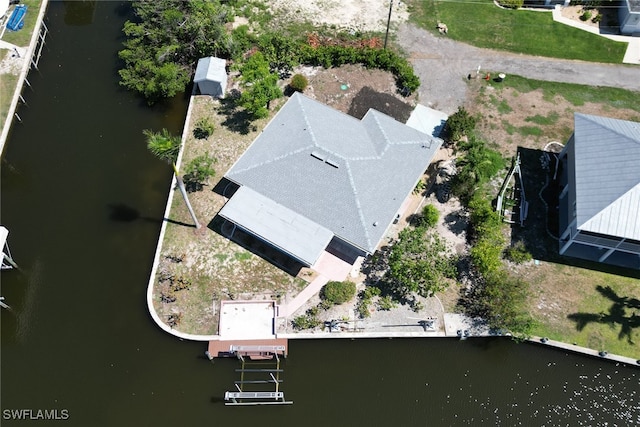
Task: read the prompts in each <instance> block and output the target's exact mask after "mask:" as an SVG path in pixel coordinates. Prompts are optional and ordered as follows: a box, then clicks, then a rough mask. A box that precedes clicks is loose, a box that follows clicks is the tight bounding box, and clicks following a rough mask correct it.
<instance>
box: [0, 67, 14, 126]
mask: <svg viewBox="0 0 640 427" xmlns="http://www.w3.org/2000/svg"><path fill="white" fill-rule="evenodd" d="M17 83H18V76H16V75H13V74H2V75H0V130H1V129H2V126H3V125H4V121H5V119H6V118H7V114H8V112H9V106H10V105H11V98H13V92H14V91H15V90H16V84H17Z"/></svg>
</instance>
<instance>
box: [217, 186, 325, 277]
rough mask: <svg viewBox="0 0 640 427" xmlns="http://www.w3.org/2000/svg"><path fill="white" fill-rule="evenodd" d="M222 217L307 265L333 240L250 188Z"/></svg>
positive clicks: (234, 199)
mask: <svg viewBox="0 0 640 427" xmlns="http://www.w3.org/2000/svg"><path fill="white" fill-rule="evenodd" d="M219 215H220V216H221V217H223V218H225V219H227V220H229V221H231V222H233V223H234V224H237V225H239V226H240V227H242V228H244V229H246V230H247V231H249V232H251V233H253V234H255V235H256V236H259V237H260V238H261V239H263V240H264V241H266V242H268V243H270V244H272V245H273V246H275V247H277V248H279V249H280V250H282V251H284V252H286V253H288V254H290V255H291V256H293V257H294V258H297V259H299V260H300V261H301V262H303V263H305V264H308V265H313V263H314V262H315V261H316V260H317V259H318V258H319V257H320V255H321V254H322V251H323V250H324V249H325V248H326V247H327V245H328V244H329V242H330V241H331V239H332V238H333V233H332V232H331V231H329V230H327V229H326V228H324V227H322V226H320V225H318V224H316V223H315V222H313V221H310V220H309V219H307V218H305V217H303V216H302V215H299V214H297V213H295V212H293V211H292V210H291V209H288V208H286V207H285V206H282V205H279V204H278V203H276V202H274V201H273V200H271V199H269V198H268V197H265V196H263V195H261V194H260V193H257V192H255V191H253V190H252V189H250V188H248V187H240V188H239V189H238V191H236V192H235V194H234V195H233V197H232V198H231V199H230V200H229V201H228V202H227V203H226V204H225V205H224V207H223V208H222V210H221V211H220V213H219Z"/></svg>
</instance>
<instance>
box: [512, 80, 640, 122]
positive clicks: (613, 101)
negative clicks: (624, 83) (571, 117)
mask: <svg viewBox="0 0 640 427" xmlns="http://www.w3.org/2000/svg"><path fill="white" fill-rule="evenodd" d="M502 84H503V86H504V87H510V88H513V89H515V90H517V91H518V92H521V93H526V92H531V91H534V90H538V89H539V90H542V91H543V93H544V98H545V99H546V100H552V99H553V98H554V97H555V96H556V95H558V96H561V97H562V98H564V99H565V100H567V101H569V102H570V103H571V104H572V105H574V106H576V107H580V106H583V105H585V104H586V103H589V102H592V103H598V104H607V105H609V106H610V107H612V108H628V109H630V110H634V111H637V112H639V113H640V103H638V95H639V94H638V92H634V91H631V90H626V89H620V88H615V87H605V86H584V85H579V84H574V83H558V82H549V81H543V80H532V79H527V78H524V77H520V76H516V75H514V76H509V79H505V80H504V81H503V82H502ZM639 120H640V117H639Z"/></svg>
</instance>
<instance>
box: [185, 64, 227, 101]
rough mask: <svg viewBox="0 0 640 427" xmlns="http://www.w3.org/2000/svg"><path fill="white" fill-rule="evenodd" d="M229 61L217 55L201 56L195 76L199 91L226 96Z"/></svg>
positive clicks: (195, 83)
mask: <svg viewBox="0 0 640 427" xmlns="http://www.w3.org/2000/svg"><path fill="white" fill-rule="evenodd" d="M226 67H227V61H225V60H224V59H221V58H216V57H215V56H209V57H207V58H200V59H199V60H198V65H197V67H196V73H195V75H194V77H193V84H194V86H195V90H196V92H197V93H200V94H201V95H211V96H215V97H217V98H222V97H224V93H225V91H226V89H227V69H226Z"/></svg>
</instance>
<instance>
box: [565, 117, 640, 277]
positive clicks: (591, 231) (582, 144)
mask: <svg viewBox="0 0 640 427" xmlns="http://www.w3.org/2000/svg"><path fill="white" fill-rule="evenodd" d="M560 162H561V167H562V173H561V175H560V189H561V193H560V197H559V209H560V254H561V255H569V256H574V257H578V258H584V259H589V260H592V261H598V262H606V263H610V264H615V265H620V266H624V267H630V268H635V269H640V167H638V165H640V123H636V122H631V121H627V120H618V119H611V118H606V117H600V116H592V115H586V114H580V113H576V114H575V129H574V133H573V135H572V136H571V138H570V139H569V141H568V142H567V145H566V146H565V148H564V150H563V151H562V153H561V154H560Z"/></svg>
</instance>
